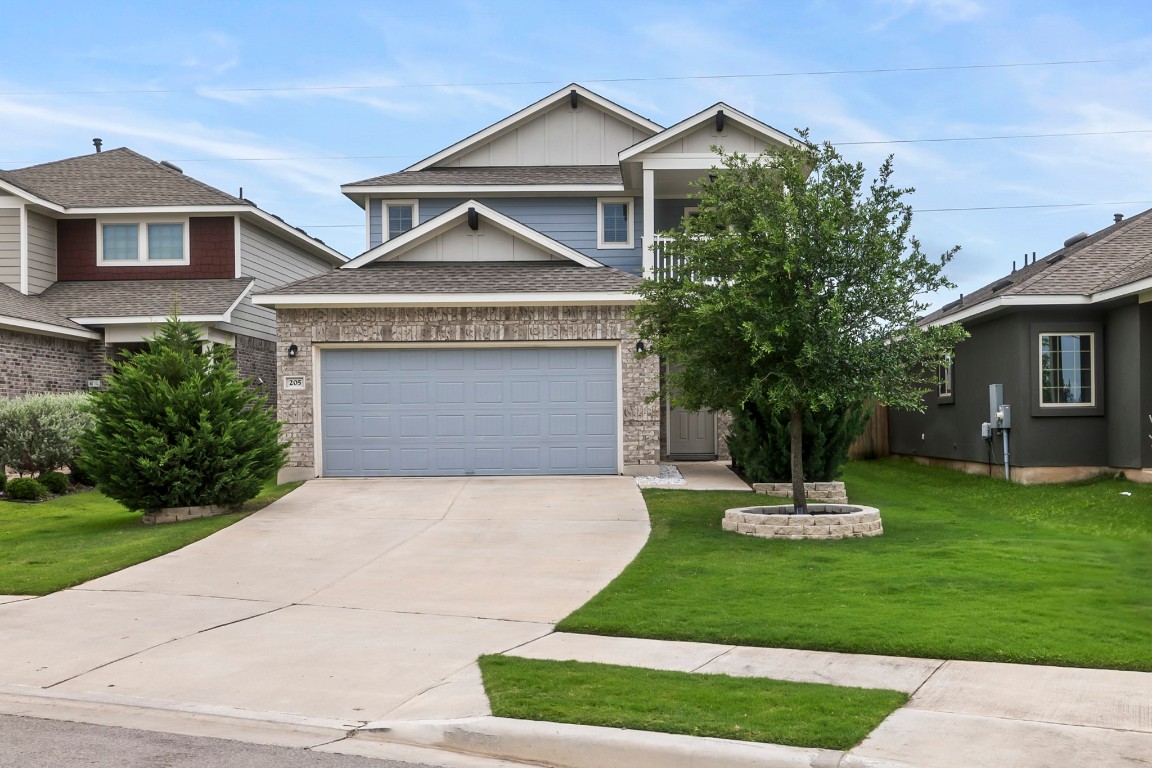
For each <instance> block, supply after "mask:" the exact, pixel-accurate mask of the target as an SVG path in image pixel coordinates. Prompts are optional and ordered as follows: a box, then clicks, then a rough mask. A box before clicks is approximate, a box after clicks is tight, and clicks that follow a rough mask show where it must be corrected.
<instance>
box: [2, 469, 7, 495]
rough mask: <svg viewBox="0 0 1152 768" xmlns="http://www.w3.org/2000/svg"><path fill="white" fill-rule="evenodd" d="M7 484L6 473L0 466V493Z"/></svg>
mask: <svg viewBox="0 0 1152 768" xmlns="http://www.w3.org/2000/svg"><path fill="white" fill-rule="evenodd" d="M7 484H8V475H6V474H4V468H3V467H0V493H3V492H4V486H5V485H7Z"/></svg>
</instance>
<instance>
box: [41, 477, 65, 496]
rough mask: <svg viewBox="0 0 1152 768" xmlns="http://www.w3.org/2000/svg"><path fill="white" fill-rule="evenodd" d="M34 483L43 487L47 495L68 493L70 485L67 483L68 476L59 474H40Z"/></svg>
mask: <svg viewBox="0 0 1152 768" xmlns="http://www.w3.org/2000/svg"><path fill="white" fill-rule="evenodd" d="M36 482H38V483H40V485H42V486H44V488H45V490H47V491H48V493H54V494H57V495H59V494H61V493H67V492H68V486H69V485H71V483H70V482H69V481H68V475H65V474H63V473H61V472H41V473H40V475H39V476H38V477H37V478H36Z"/></svg>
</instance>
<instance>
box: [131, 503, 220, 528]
mask: <svg viewBox="0 0 1152 768" xmlns="http://www.w3.org/2000/svg"><path fill="white" fill-rule="evenodd" d="M235 511H236V510H234V509H229V508H228V507H221V506H217V505H216V504H210V505H209V506H206V507H165V508H163V509H157V510H153V511H151V512H145V513H144V519H143V520H142V522H143V523H144V525H158V524H161V523H176V522H179V521H181V520H195V519H196V518H198V517H216V516H217V515H227V514H228V513H230V512H235Z"/></svg>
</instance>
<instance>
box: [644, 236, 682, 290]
mask: <svg viewBox="0 0 1152 768" xmlns="http://www.w3.org/2000/svg"><path fill="white" fill-rule="evenodd" d="M668 242H670V240H669V238H667V237H653V238H652V242H651V244H647V243H646V244H645V248H644V274H645V276H646V277H651V278H652V279H654V280H667V279H669V278H671V277H675V276H676V274H677V272H678V271H679V268H680V262H681V261H682V260H681V259H679V258H677V257H675V256H673V255H672V254H671V253H669V252H668V249H667V248H666V247H665V246H666V245H667V243H668Z"/></svg>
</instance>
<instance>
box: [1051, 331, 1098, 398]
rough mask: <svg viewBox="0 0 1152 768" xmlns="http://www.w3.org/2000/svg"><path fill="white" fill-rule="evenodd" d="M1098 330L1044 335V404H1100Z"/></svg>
mask: <svg viewBox="0 0 1152 768" xmlns="http://www.w3.org/2000/svg"><path fill="white" fill-rule="evenodd" d="M1095 337H1096V334H1094V333H1042V334H1040V407H1042V408H1043V407H1053V406H1057V407H1062V408H1068V407H1092V406H1094V405H1096V366H1095V360H1094V358H1093V346H1094V344H1095Z"/></svg>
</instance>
